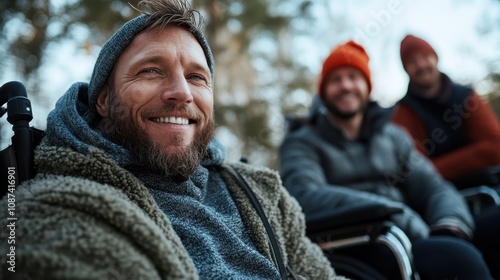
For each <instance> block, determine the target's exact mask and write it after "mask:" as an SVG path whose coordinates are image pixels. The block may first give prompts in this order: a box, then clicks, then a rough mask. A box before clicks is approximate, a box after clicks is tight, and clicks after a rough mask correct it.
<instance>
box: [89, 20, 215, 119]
mask: <svg viewBox="0 0 500 280" xmlns="http://www.w3.org/2000/svg"><path fill="white" fill-rule="evenodd" d="M151 23H152V22H151V21H150V20H149V15H140V16H138V17H136V18H134V19H131V20H130V21H128V22H127V23H125V24H124V25H123V26H122V27H121V28H120V29H118V30H117V31H116V32H115V33H114V34H113V36H111V37H110V38H109V39H108V40H107V41H106V43H104V45H103V46H102V49H101V51H100V52H99V56H98V57H97V61H96V63H95V66H94V71H93V72H92V77H91V78H90V82H89V88H88V98H89V106H90V109H91V110H95V109H96V104H97V96H98V95H99V91H100V90H101V89H102V88H103V87H104V85H105V84H106V81H107V79H108V77H109V75H110V74H111V72H112V71H113V67H114V66H115V63H116V61H117V60H118V57H120V55H121V54H122V53H123V51H124V50H125V49H126V48H127V46H128V45H129V44H130V42H131V41H132V39H134V37H135V36H136V35H137V34H138V33H139V32H141V31H142V30H144V29H146V28H147V27H148V26H150V25H151ZM189 31H190V32H191V33H192V34H193V35H194V37H195V38H196V40H198V43H199V44H200V45H201V47H202V49H203V52H204V53H205V57H206V59H207V64H208V67H209V68H210V74H211V76H212V80H213V74H214V60H213V56H212V51H211V50H210V47H209V46H208V43H207V40H206V39H205V36H203V34H202V33H200V32H199V31H197V30H189Z"/></svg>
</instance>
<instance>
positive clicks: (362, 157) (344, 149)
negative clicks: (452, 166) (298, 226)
mask: <svg viewBox="0 0 500 280" xmlns="http://www.w3.org/2000/svg"><path fill="white" fill-rule="evenodd" d="M370 92H371V74H370V69H369V57H368V55H367V53H366V51H365V49H364V48H363V47H362V46H361V45H359V44H357V43H356V42H353V41H348V42H346V43H344V44H341V45H339V46H337V47H336V48H334V49H333V51H332V52H331V53H330V54H329V55H328V57H327V58H326V59H325V61H324V63H323V67H322V70H321V73H320V76H319V81H318V95H317V96H316V101H317V103H315V104H313V105H314V107H313V108H312V112H311V115H310V118H309V120H308V124H307V125H304V126H302V127H300V128H298V129H296V130H294V131H291V132H290V133H288V134H287V135H286V136H285V139H284V141H283V144H282V145H281V147H280V151H279V154H280V167H281V176H282V179H283V184H284V186H285V187H286V188H287V189H288V191H289V192H290V193H291V194H292V195H293V196H295V198H296V199H297V200H298V201H299V203H300V204H301V206H302V209H303V211H304V213H305V215H306V217H308V216H310V215H315V214H321V213H324V212H326V211H329V210H330V209H332V208H336V207H344V206H346V207H348V205H354V204H356V203H362V202H363V201H375V202H377V203H383V204H387V205H398V206H400V207H403V209H404V211H403V213H401V214H398V215H395V216H394V217H393V222H394V223H395V224H396V225H397V226H399V227H400V228H401V229H402V230H403V231H404V232H405V233H406V234H407V235H408V237H409V238H410V239H411V241H412V245H413V248H414V250H413V253H414V260H415V265H416V268H417V270H418V272H419V274H420V276H421V277H422V278H423V279H490V278H489V277H488V273H489V272H488V270H487V268H486V265H485V264H484V262H483V260H482V258H481V257H480V254H479V252H478V251H477V250H476V249H475V248H474V247H473V246H471V245H470V244H468V243H466V242H464V241H462V240H458V239H456V238H452V237H448V236H446V237H443V236H440V237H434V236H433V237H429V235H437V234H443V233H446V234H448V235H455V236H460V237H461V238H463V239H469V238H470V237H471V234H472V228H473V221H472V217H471V215H470V213H469V211H468V208H467V205H466V203H465V201H464V200H463V198H462V196H461V195H460V194H459V193H458V192H457V191H456V189H455V188H453V186H452V185H451V184H449V183H447V182H445V181H444V180H443V179H442V178H441V177H440V176H439V174H438V173H436V171H435V169H434V168H433V167H432V165H431V164H430V163H429V162H428V161H427V160H426V159H424V158H423V157H422V156H421V155H420V154H419V153H418V152H417V150H416V149H415V148H414V147H413V144H412V141H411V139H410V138H409V136H408V135H407V134H406V133H405V132H404V130H403V129H401V128H399V127H397V126H395V125H394V124H391V123H390V122H389V120H390V116H391V112H392V111H391V110H390V109H384V108H381V107H380V106H379V105H378V104H377V103H376V102H373V101H370ZM409 165H411V170H412V171H411V172H405V171H404V170H406V168H408V167H410V166H409ZM410 205H411V206H410ZM428 252H432V254H429V253H428ZM379 253H380V252H379V251H378V248H369V249H367V251H364V250H361V251H359V252H349V254H350V255H351V256H352V255H354V256H355V257H356V258H357V259H359V260H360V261H362V262H366V263H369V264H370V265H371V266H373V267H375V268H376V269H377V270H379V271H381V272H382V273H383V274H385V276H386V277H387V278H388V279H398V278H400V277H401V276H400V275H398V274H397V273H396V272H395V271H397V270H395V269H392V270H391V269H390V268H391V266H390V265H387V264H388V260H387V258H384V257H381V256H380V254H379ZM463 256H468V257H470V259H468V260H461V259H460V258H462V257H463ZM437 261H439V262H440V263H441V264H442V265H438V266H436V265H434V263H435V262H437ZM334 267H335V263H334ZM395 273H396V274H395Z"/></svg>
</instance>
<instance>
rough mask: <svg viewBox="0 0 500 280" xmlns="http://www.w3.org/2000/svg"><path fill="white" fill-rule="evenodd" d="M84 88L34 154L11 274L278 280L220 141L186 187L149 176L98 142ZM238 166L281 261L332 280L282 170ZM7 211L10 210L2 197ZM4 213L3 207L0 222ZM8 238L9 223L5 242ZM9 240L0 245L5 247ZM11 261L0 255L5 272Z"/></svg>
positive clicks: (118, 150)
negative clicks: (267, 223) (229, 171)
mask: <svg viewBox="0 0 500 280" xmlns="http://www.w3.org/2000/svg"><path fill="white" fill-rule="evenodd" d="M87 89H88V85H87V84H85V83H77V84H75V85H73V86H72V87H71V88H70V89H69V90H68V92H67V93H66V94H65V95H64V96H63V97H62V98H61V99H60V100H59V101H58V102H57V104H56V108H55V109H54V110H53V111H52V112H51V113H50V115H49V119H48V125H47V130H46V136H45V138H44V139H43V141H42V143H41V144H40V146H39V147H38V148H37V151H36V155H35V164H36V167H37V171H38V175H37V177H36V178H35V179H33V180H31V181H29V182H27V183H26V184H25V185H23V186H20V187H19V188H18V189H17V190H16V211H17V213H18V215H19V217H20V219H19V221H18V224H17V227H16V238H18V239H17V240H18V242H19V246H18V247H17V250H16V257H17V265H18V267H17V272H16V276H18V277H25V278H26V279H123V278H124V277H128V278H126V279H198V278H202V279H230V278H233V279H234V278H237V279H242V278H243V279H244V278H246V277H248V276H249V275H252V276H256V277H257V278H261V279H275V278H277V272H276V269H275V266H274V263H273V261H272V257H271V254H270V248H269V245H268V242H267V235H266V232H265V229H264V227H263V225H262V221H261V220H260V218H259V216H258V215H257V214H256V212H255V210H254V209H253V206H252V205H251V204H250V201H249V199H248V197H246V195H245V194H244V193H243V191H242V190H241V189H240V187H239V186H238V185H237V184H236V183H235V182H233V181H232V180H231V178H230V177H227V174H225V172H224V171H221V169H220V167H221V166H222V164H223V163H224V160H225V154H224V150H223V148H222V147H221V146H220V144H218V142H217V141H216V140H212V141H211V142H210V144H209V147H208V153H207V155H206V157H205V158H204V160H203V161H202V164H201V165H200V166H199V167H198V168H197V169H196V171H195V172H194V173H193V174H192V175H191V176H190V178H189V179H188V180H187V181H185V182H181V183H174V182H173V181H169V179H168V178H157V177H155V176H154V175H152V174H147V173H144V172H143V171H141V168H140V165H138V164H137V163H135V162H134V160H133V158H132V156H131V155H130V153H129V152H128V151H127V150H126V149H124V148H123V147H121V146H118V145H116V144H114V143H112V142H110V141H109V140H107V139H106V138H105V137H103V135H102V133H101V132H100V131H99V129H98V127H97V125H95V122H94V121H95V119H94V118H95V117H94V116H92V112H91V110H90V109H89V104H88V90H87ZM89 112H90V113H89ZM89 116H90V117H89ZM232 166H234V168H236V169H237V170H238V171H239V172H240V173H241V174H242V175H243V176H244V177H245V179H246V180H247V181H248V183H249V184H250V186H251V188H252V189H253V190H254V191H255V193H256V194H257V197H258V198H259V201H260V202H261V204H262V205H263V207H264V211H265V213H266V215H267V217H268V219H269V221H270V223H271V226H272V227H273V230H274V232H275V234H276V237H277V239H278V242H279V246H280V248H281V253H282V255H283V257H284V261H285V263H286V264H288V265H289V266H290V267H292V268H293V269H294V271H296V272H297V273H298V274H299V275H301V276H302V277H304V278H310V279H331V278H335V274H334V271H333V269H332V268H331V267H330V264H329V262H328V260H327V259H326V258H325V257H324V256H323V254H322V252H321V250H320V249H319V248H318V247H317V246H316V245H314V244H312V243H311V241H310V240H309V239H307V238H306V237H305V223H304V217H303V214H302V212H301V209H300V207H299V206H298V204H297V202H296V201H295V200H294V199H293V198H291V197H290V196H289V194H288V193H287V192H286V191H285V189H284V188H283V187H282V185H281V181H280V180H279V175H278V174H277V173H276V172H274V171H271V170H269V169H265V168H255V167H251V166H248V165H244V164H238V163H236V164H232ZM202 198H203V199H202ZM183 203H186V205H183ZM221 204H222V205H221ZM1 205H3V206H5V207H7V200H6V199H4V200H3V201H2V203H1ZM176 207H179V208H178V209H174V208H176ZM222 214H224V215H222ZM5 215H6V213H5V212H1V213H0V218H4V219H5V218H6V216H5ZM197 219H198V220H197ZM197 221H198V222H199V223H196V222H197ZM228 222H229V223H228ZM222 224H227V225H222ZM8 234H9V233H8V232H7V227H5V228H4V229H3V230H2V231H1V232H0V237H3V238H7V235H8ZM5 240H6V239H5ZM207 240H208V241H207ZM210 241H213V242H212V243H210ZM192 242H194V243H192ZM6 245H7V243H2V244H1V245H0V246H2V251H5V250H6V248H4V246H6ZM238 252H239V253H240V254H237V253H238ZM5 258H6V255H3V256H1V257H0V261H2V265H3V266H6V265H7V263H6V260H5ZM204 260H206V262H203V261H204ZM215 260H219V262H218V263H217V264H216V263H214V262H213V261H215ZM250 260H251V261H250ZM211 262H212V263H211ZM235 271H236V272H235ZM5 272H7V270H6V269H4V270H2V273H5ZM252 278H253V277H252ZM340 279H342V278H340Z"/></svg>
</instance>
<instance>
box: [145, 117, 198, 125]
mask: <svg viewBox="0 0 500 280" xmlns="http://www.w3.org/2000/svg"><path fill="white" fill-rule="evenodd" d="M153 121H155V122H158V123H174V124H184V125H186V124H189V120H188V119H185V118H180V117H177V118H176V117H166V118H154V119H153Z"/></svg>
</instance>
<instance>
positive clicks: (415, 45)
mask: <svg viewBox="0 0 500 280" xmlns="http://www.w3.org/2000/svg"><path fill="white" fill-rule="evenodd" d="M416 51H423V52H427V53H431V54H433V55H435V56H436V58H437V57H438V55H437V54H436V51H435V50H434V49H433V48H432V47H431V45H429V43H427V42H426V41H425V40H423V39H421V38H418V37H417V36H413V35H406V37H405V38H404V39H403V40H402V41H401V49H400V55H401V62H402V63H403V66H404V65H405V64H406V62H407V61H408V58H410V56H411V54H412V53H414V52H416Z"/></svg>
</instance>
